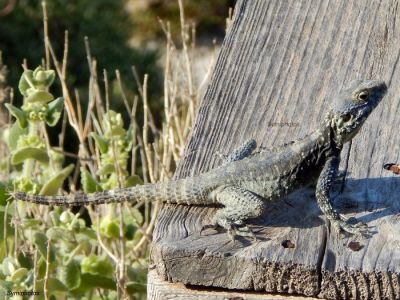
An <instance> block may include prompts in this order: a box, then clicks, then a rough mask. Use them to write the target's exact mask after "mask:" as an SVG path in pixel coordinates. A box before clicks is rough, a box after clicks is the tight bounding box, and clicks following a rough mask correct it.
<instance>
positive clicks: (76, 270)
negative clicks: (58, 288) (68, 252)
mask: <svg viewBox="0 0 400 300" xmlns="http://www.w3.org/2000/svg"><path fill="white" fill-rule="evenodd" d="M61 277H62V281H63V282H64V284H65V285H66V286H67V287H68V289H71V290H72V289H76V288H78V287H79V285H80V284H81V269H80V267H79V263H78V262H77V261H76V260H71V261H70V262H69V263H68V264H67V265H66V266H65V267H63V268H62V270H61Z"/></svg>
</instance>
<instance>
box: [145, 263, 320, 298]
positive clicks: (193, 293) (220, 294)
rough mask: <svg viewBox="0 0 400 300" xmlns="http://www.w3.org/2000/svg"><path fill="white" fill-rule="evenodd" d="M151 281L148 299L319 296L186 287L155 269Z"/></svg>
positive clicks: (148, 277)
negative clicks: (169, 279)
mask: <svg viewBox="0 0 400 300" xmlns="http://www.w3.org/2000/svg"><path fill="white" fill-rule="evenodd" d="M147 280H148V281H149V282H150V284H149V286H148V289H147V299H148V300H168V299H171V300H172V299H173V300H227V299H229V300H244V299H246V300H278V299H280V300H312V299H317V298H310V297H307V298H305V297H301V296H290V295H276V294H275V295H273V294H262V295H260V294H259V293H257V292H243V291H224V290H220V289H204V288H196V287H185V286H184V285H183V284H182V283H170V282H166V281H163V280H162V278H161V277H160V276H159V275H158V274H157V272H156V271H155V270H150V271H149V273H148V276H147Z"/></svg>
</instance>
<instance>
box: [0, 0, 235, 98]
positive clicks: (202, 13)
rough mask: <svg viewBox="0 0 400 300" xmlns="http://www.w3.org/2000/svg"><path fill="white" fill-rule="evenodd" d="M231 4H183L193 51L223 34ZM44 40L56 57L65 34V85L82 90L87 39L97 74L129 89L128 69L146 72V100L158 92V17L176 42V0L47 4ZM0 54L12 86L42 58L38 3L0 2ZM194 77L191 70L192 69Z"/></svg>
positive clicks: (213, 0)
mask: <svg viewBox="0 0 400 300" xmlns="http://www.w3.org/2000/svg"><path fill="white" fill-rule="evenodd" d="M233 2H234V1H232V0H203V1H196V0H186V1H184V7H185V16H186V22H187V23H188V24H189V25H190V26H194V28H195V35H196V43H197V45H198V46H199V48H200V49H199V51H202V53H204V55H205V56H207V48H212V47H213V41H215V42H216V43H217V44H219V43H220V41H221V40H222V38H223V36H224V33H225V19H226V18H227V16H228V11H229V7H232V6H233ZM47 11H48V22H49V36H50V38H51V40H52V43H53V47H54V48H55V51H56V53H57V55H58V56H62V51H63V47H64V32H65V30H68V32H69V53H68V73H69V76H68V83H69V84H71V85H74V87H76V88H79V89H84V86H86V85H87V79H88V77H89V69H88V64H87V57H86V52H85V45H84V37H85V36H87V37H88V38H89V41H90V46H91V52H92V55H93V57H95V58H97V60H98V66H99V70H102V69H103V68H105V69H107V70H108V71H109V73H113V71H114V70H115V69H119V70H120V71H121V75H122V77H123V78H124V79H125V81H127V82H129V80H131V81H130V83H129V84H128V86H130V87H131V88H132V89H135V85H134V80H132V71H131V66H133V65H134V66H135V67H136V68H137V70H138V73H139V76H140V77H143V74H144V73H148V74H149V84H150V89H149V90H150V93H151V96H154V97H158V96H159V95H160V94H161V90H162V87H161V82H162V70H161V68H160V58H161V57H162V55H163V50H164V44H163V43H164V41H165V34H164V32H163V30H162V28H161V26H160V23H159V22H158V19H162V20H164V21H169V22H170V24H171V33H172V38H173V39H174V40H179V39H180V20H179V6H178V2H177V1H176V0H113V1H109V0H96V1H93V0H76V1H68V0H48V1H47ZM0 50H1V51H2V53H3V61H4V63H5V64H6V65H7V67H8V75H7V78H8V82H9V84H10V86H14V87H15V86H16V84H17V81H18V79H19V77H20V74H21V70H22V68H21V64H22V62H23V60H24V59H26V61H27V63H28V66H30V67H33V66H36V65H38V64H39V63H40V62H41V60H42V59H43V58H44V47H43V21H42V7H41V1H40V0H34V1H32V0H0ZM194 73H196V70H195V71H194Z"/></svg>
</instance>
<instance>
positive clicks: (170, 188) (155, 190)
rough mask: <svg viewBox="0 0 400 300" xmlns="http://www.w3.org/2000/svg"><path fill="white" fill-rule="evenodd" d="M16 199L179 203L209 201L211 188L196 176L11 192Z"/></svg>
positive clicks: (69, 203)
mask: <svg viewBox="0 0 400 300" xmlns="http://www.w3.org/2000/svg"><path fill="white" fill-rule="evenodd" d="M10 194H11V197H13V198H14V199H16V200H22V201H26V202H33V203H37V204H42V205H54V206H80V205H88V204H95V205H96V204H103V203H120V202H124V201H129V202H140V201H161V202H165V203H177V204H187V205H190V204H192V205H193V204H196V203H198V204H207V203H208V202H210V203H211V200H209V199H208V197H207V196H208V192H207V191H206V190H205V189H204V188H202V187H200V186H199V184H198V181H197V180H195V178H193V177H192V178H185V179H181V180H174V181H169V182H165V183H157V184H145V185H137V186H134V187H131V188H123V189H116V190H108V191H102V192H97V193H92V194H84V193H76V194H69V195H65V196H40V195H31V194H26V193H23V192H10Z"/></svg>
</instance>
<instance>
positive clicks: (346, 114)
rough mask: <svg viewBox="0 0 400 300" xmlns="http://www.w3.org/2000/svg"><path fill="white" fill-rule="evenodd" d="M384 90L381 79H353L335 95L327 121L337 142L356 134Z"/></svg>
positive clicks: (340, 142)
mask: <svg viewBox="0 0 400 300" xmlns="http://www.w3.org/2000/svg"><path fill="white" fill-rule="evenodd" d="M386 91H387V87H386V84H385V83H384V82H383V81H377V80H355V81H353V82H351V84H350V87H349V88H347V89H345V90H343V91H341V92H340V93H339V94H338V95H337V96H336V97H335V99H334V102H333V103H332V107H331V111H330V113H329V114H328V116H329V117H328V121H329V122H330V126H331V128H332V129H333V132H334V135H335V136H334V139H335V141H336V142H337V143H338V144H344V143H346V142H347V141H349V140H351V139H352V138H353V137H354V136H355V135H356V134H357V132H358V131H359V130H360V128H361V126H362V125H363V124H364V122H365V120H366V119H367V117H368V116H369V114H370V113H371V112H372V111H373V110H374V108H375V107H376V106H377V105H378V104H379V102H380V101H381V100H382V98H383V96H384V95H385V93H386Z"/></svg>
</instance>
